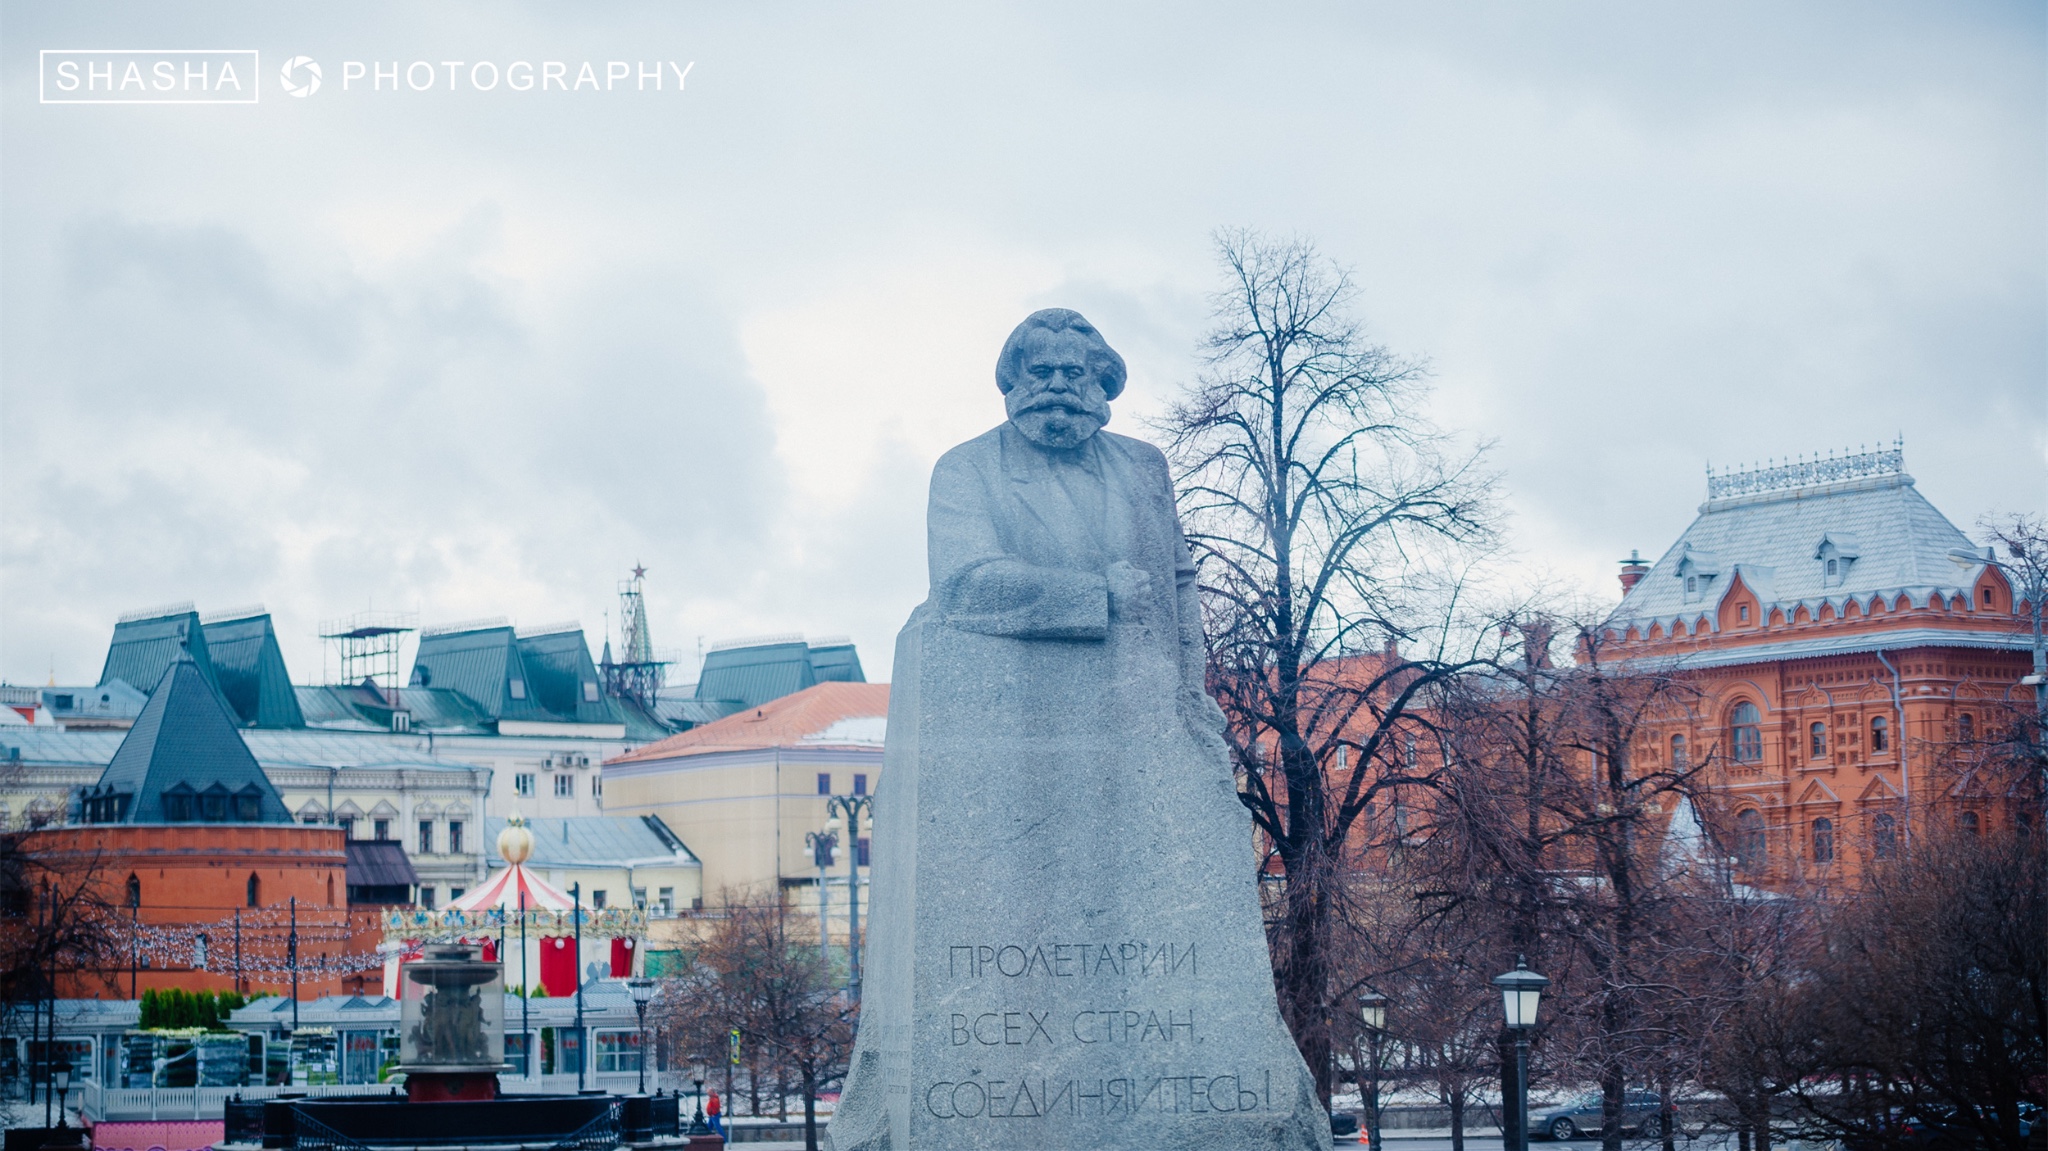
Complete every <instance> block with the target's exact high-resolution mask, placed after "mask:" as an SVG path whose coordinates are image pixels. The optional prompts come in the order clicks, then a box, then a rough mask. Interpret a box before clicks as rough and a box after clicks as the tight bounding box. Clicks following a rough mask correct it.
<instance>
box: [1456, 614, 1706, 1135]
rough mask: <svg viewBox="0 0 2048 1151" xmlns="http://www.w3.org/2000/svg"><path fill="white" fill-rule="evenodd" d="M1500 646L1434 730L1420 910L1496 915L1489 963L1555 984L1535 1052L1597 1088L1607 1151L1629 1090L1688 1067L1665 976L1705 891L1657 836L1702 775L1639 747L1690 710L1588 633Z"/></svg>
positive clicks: (1559, 625)
mask: <svg viewBox="0 0 2048 1151" xmlns="http://www.w3.org/2000/svg"><path fill="white" fill-rule="evenodd" d="M1501 630H1502V632H1503V634H1505V635H1510V636H1516V637H1518V638H1519V647H1520V658H1518V659H1513V660H1509V659H1506V658H1502V659H1498V660H1496V661H1494V662H1493V664H1492V666H1490V667H1489V668H1488V670H1487V673H1486V674H1484V675H1471V676H1467V677H1464V678H1463V679H1462V680H1461V681H1460V682H1458V683H1457V684H1455V685H1453V690H1450V691H1447V692H1446V693H1444V696H1443V699H1444V703H1443V705H1442V707H1441V708H1440V710H1439V711H1438V713H1437V714H1436V715H1434V716H1433V717H1432V719H1433V722H1435V723H1436V724H1437V726H1438V729H1439V730H1440V731H1441V733H1442V735H1443V738H1444V740H1445V744H1446V752H1445V754H1446V758H1447V759H1448V760H1449V761H1450V762H1451V763H1452V764H1453V765H1454V766H1453V768H1452V769H1451V770H1448V771H1446V772H1445V773H1444V774H1443V775H1442V776H1441V778H1440V779H1439V780H1438V782H1437V787H1438V790H1439V791H1440V793H1441V795H1442V810H1441V811H1440V812H1439V813H1438V814H1437V816H1436V819H1437V821H1438V824H1439V829H1440V830H1439V834H1438V836H1437V842H1436V843H1434V844H1433V851H1432V855H1433V856H1434V858H1435V861H1436V862H1435V870H1434V873H1433V875H1432V876H1431V877H1430V879H1429V881H1428V882H1427V883H1425V884H1424V885H1423V886H1422V887H1421V888H1419V890H1418V895H1419V897H1421V898H1425V899H1428V900H1432V901H1435V902H1437V903H1439V904H1441V905H1442V906H1443V908H1444V912H1443V914H1445V915H1447V916H1449V915H1454V914H1469V912H1460V911H1459V908H1461V907H1462V906H1463V905H1467V904H1474V903H1476V904H1481V905H1485V906H1488V907H1490V909H1491V910H1490V912H1489V918H1490V919H1492V920H1493V921H1494V922H1497V923H1499V924H1500V930H1499V933H1498V937H1499V939H1500V940H1501V941H1502V942H1503V943H1505V944H1506V945H1507V947H1506V950H1505V953H1501V954H1497V955H1496V956H1495V957H1494V958H1495V959H1496V960H1497V961H1498V962H1500V963H1502V964H1503V965H1505V964H1506V963H1509V962H1512V961H1513V960H1514V959H1515V957H1517V956H1527V957H1528V958H1529V960H1530V961H1531V963H1532V964H1533V965H1534V966H1536V968H1537V969H1538V970H1541V971H1543V972H1544V973H1545V974H1547V975H1549V976H1550V977H1551V978H1552V979H1553V980H1554V981H1555V986H1554V988H1553V991H1552V994H1551V996H1550V999H1551V1003H1552V1010H1551V1012H1550V1015H1549V1018H1548V1020H1547V1021H1546V1022H1545V1023H1544V1025H1543V1027H1542V1029H1541V1031H1540V1032H1539V1033H1538V1035H1537V1037H1536V1040H1537V1042H1538V1043H1539V1044H1540V1045H1541V1047H1542V1048H1543V1050H1544V1052H1545V1062H1546V1063H1547V1064H1549V1065H1550V1066H1551V1067H1552V1068H1554V1069H1556V1070H1559V1071H1563V1072H1568V1073H1571V1074H1575V1075H1583V1076H1585V1077H1587V1078H1591V1079H1594V1080H1595V1081H1597V1082H1598V1083H1599V1084H1600V1085H1601V1088H1602V1099H1603V1104H1602V1112H1603V1116H1602V1119H1603V1122H1602V1139H1603V1141H1604V1142H1605V1144H1606V1145H1607V1146H1608V1147H1609V1148H1610V1149H1612V1148H1618V1147H1619V1145H1620V1141H1621V1137H1622V1126H1621V1121H1622V1117H1623V1114H1624V1100H1625V1092H1626V1089H1627V1088H1628V1086H1629V1085H1630V1084H1631V1083H1632V1082H1637V1081H1653V1082H1657V1083H1658V1084H1659V1085H1660V1086H1664V1087H1666V1088H1667V1090H1668V1088H1669V1086H1670V1084H1671V1083H1672V1081H1673V1080H1674V1078H1676V1077H1679V1076H1681V1075H1682V1074H1684V1069H1686V1068H1688V1067H1690V1066H1692V1065H1693V1064H1696V1063H1697V1055H1696V1046H1697V1038H1698V1037H1697V1035H1696V1034H1695V1033H1694V1032H1693V1031H1692V1030H1691V1029H1690V1027H1689V1025H1688V1021H1689V1020H1690V1019H1691V1018H1692V1016H1693V1012H1692V1011H1691V1009H1690V1006H1689V1005H1688V1004H1687V1002H1686V1001H1687V998H1688V993H1687V992H1686V991H1684V990H1683V988H1684V987H1685V980H1683V979H1681V978H1679V977H1678V975H1677V972H1678V970H1679V969H1680V968H1682V967H1683V966H1684V965H1686V964H1689V963H1693V962H1696V960H1697V954H1698V951H1699V948H1698V940H1697V939H1696V938H1695V936H1696V934H1697V927H1696V918H1697V917H1696V916H1694V915H1693V914H1691V909H1690V902H1691V901H1692V900H1693V899H1695V898H1697V897H1698V895H1699V894H1700V893H1701V892H1702V891H1703V890H1705V889H1704V888H1703V887H1702V885H1701V883H1700V879H1701V878H1702V877H1701V876H1700V875H1699V874H1698V869H1697V868H1696V867H1692V866H1689V864H1690V863H1694V862H1697V861H1689V860H1687V859H1686V858H1683V856H1684V854H1685V853H1684V852H1683V851H1681V852H1679V853H1678V857H1674V853H1673V846H1674V845H1673V844H1672V842H1671V841H1670V839H1669V837H1668V835H1667V832H1668V829H1669V824H1670V821H1671V820H1672V819H1673V818H1674V817H1675V816H1676V815H1677V813H1678V812H1679V810H1680V809H1681V808H1682V807H1684V806H1685V805H1687V804H1690V803H1694V801H1695V799H1696V785H1697V782H1698V777H1699V773H1700V772H1701V770H1702V769H1703V768H1704V767H1705V766H1706V763H1707V762H1708V761H1704V760H1702V761H1699V762H1674V761H1670V760H1666V759H1664V758H1663V757H1662V756H1661V755H1660V754H1659V753H1658V752H1657V751H1656V750H1655V749H1654V744H1655V742H1656V741H1654V740H1651V739H1649V738H1647V737H1646V734H1645V731H1646V726H1647V725H1649V724H1651V723H1653V722H1654V721H1656V720H1659V719H1665V718H1669V717H1671V716H1673V715H1677V714H1682V713H1683V712H1684V711H1685V710H1686V709H1688V708H1689V707H1691V706H1692V704H1693V701H1694V694H1695V693H1694V692H1693V690H1692V689H1691V688H1690V686H1689V685H1688V684H1686V683H1685V682H1684V681H1683V680H1682V679H1681V678H1679V677H1677V676H1675V675H1673V674H1670V673H1668V672H1664V671H1657V670H1649V669H1644V668H1640V667H1631V666H1628V665H1626V664H1618V663H1616V662H1614V661H1611V660H1608V659H1606V658H1605V652H1604V650H1603V649H1604V647H1605V645H1606V642H1607V639H1606V633H1605V629H1604V628H1603V627H1601V625H1600V623H1599V622H1598V621H1597V620H1594V619H1585V620H1580V621H1577V622H1574V621H1571V620H1569V619H1559V618H1557V617H1554V616H1549V615H1545V614H1542V613H1533V614H1522V615H1519V616H1517V617H1516V618H1513V619H1510V620H1507V621H1504V622H1503V624H1502V625H1501ZM1559 634H1563V635H1567V636H1569V637H1570V638H1571V642H1572V648H1573V652H1574V656H1575V658H1574V660H1573V662H1571V663H1569V664H1562V663H1559V662H1556V661H1555V660H1554V659H1553V658H1552V654H1551V647H1552V637H1553V636H1555V635H1559ZM1709 878H1710V876H1709ZM1475 950H1478V949H1475ZM1508 1042H1509V1040H1508V1038H1507V1037H1506V1036H1505V1035H1504V1034H1503V1035H1502V1036H1501V1038H1500V1039H1499V1043H1500V1052H1499V1060H1500V1066H1503V1067H1506V1066H1509V1062H1508V1060H1509V1059H1510V1058H1511V1054H1510V1052H1509V1051H1508V1050H1507V1049H1506V1047H1507V1043H1508ZM1514 1118H1515V1112H1514V1111H1513V1110H1512V1109H1509V1110H1508V1111H1507V1112H1506V1113H1505V1114H1504V1116H1503V1120H1504V1122H1505V1123H1507V1124H1509V1125H1510V1126H1511V1125H1512V1123H1513V1121H1514ZM1667 1122H1668V1114H1667V1115H1666V1116H1665V1117H1661V1118H1660V1119H1659V1120H1658V1125H1659V1126H1663V1125H1664V1124H1665V1123H1667ZM1508 1135H1509V1136H1510V1138H1512V1137H1513V1136H1514V1132H1513V1131H1512V1130H1509V1131H1508Z"/></svg>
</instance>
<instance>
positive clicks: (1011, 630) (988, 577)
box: [938, 559, 1109, 640]
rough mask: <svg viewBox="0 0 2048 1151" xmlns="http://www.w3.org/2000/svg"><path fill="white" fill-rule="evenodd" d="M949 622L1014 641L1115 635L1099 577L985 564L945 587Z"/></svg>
mask: <svg viewBox="0 0 2048 1151" xmlns="http://www.w3.org/2000/svg"><path fill="white" fill-rule="evenodd" d="M938 599H939V606H940V608H941V609H942V610H943V612H944V618H945V621H946V622H947V623H948V624H950V625H951V626H953V627H957V628H961V629H963V630H965V631H972V632H980V633H982V634H984V635H1002V636H1010V637H1012V638H1014V639H1064V640H1100V639H1104V638H1106V637H1107V636H1108V635H1109V581H1108V580H1106V579H1104V578H1103V577H1102V576H1101V575H1099V574H1096V573H1094V572H1084V571H1072V570H1069V569H1065V568H1048V567H1037V566H1034V565H1032V564H1027V563H1023V562H1021V561H1018V560H1012V559H985V560H981V561H979V562H976V563H971V564H968V565H967V566H965V567H963V568H960V569H956V570H955V571H953V572H952V573H950V576H949V578H948V579H947V580H946V581H945V582H944V583H943V584H940V585H939V592H938Z"/></svg>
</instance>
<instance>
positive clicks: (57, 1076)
mask: <svg viewBox="0 0 2048 1151" xmlns="http://www.w3.org/2000/svg"><path fill="white" fill-rule="evenodd" d="M50 1081H51V1082H53V1083H55V1084H56V1086H57V1126H59V1127H65V1126H69V1125H68V1124H66V1123H65V1122H64V1097H65V1096H66V1095H69V1094H70V1093H71V1060H69V1059H66V1058H64V1057H62V1056H59V1057H58V1058H57V1063H56V1066H54V1067H51V1068H50Z"/></svg>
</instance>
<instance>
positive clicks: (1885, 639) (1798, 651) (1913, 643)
mask: <svg viewBox="0 0 2048 1151" xmlns="http://www.w3.org/2000/svg"><path fill="white" fill-rule="evenodd" d="M2033 642H2034V641H2033V639H2032V638H2031V637H2030V636H2026V635H2021V634H2020V633H2019V632H2017V631H2015V630H2013V629H2011V628H2003V629H1997V630H1992V629H1986V630H1983V631H1959V630H1956V629H1953V628H1940V627H1916V628H1902V629H1900V630H1897V631H1878V632H1850V633H1847V634H1842V635H1831V636H1816V637H1814V638H1812V639H1795V640H1786V641H1785V642H1783V643H1759V644H1743V645H1740V646H1730V647H1713V648H1705V649H1702V650H1700V651H1697V652H1692V653H1688V654H1686V655H1675V656H1666V657H1653V658H1650V659H1645V660H1643V661H1641V662H1640V665H1639V666H1643V667H1670V668H1699V667H1737V666H1740V665H1742V664H1750V663H1780V662H1786V661H1790V660H1799V659H1822V658H1825V657H1827V656H1832V655H1854V654H1858V653H1864V652H1873V651H1904V650H1905V649H1907V648H1922V647H1946V648H1968V649H1976V650H1982V649H1987V648H1988V649H1994V650H2000V651H2018V650H2022V649H2031V648H2032V647H2033Z"/></svg>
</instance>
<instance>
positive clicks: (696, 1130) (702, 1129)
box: [690, 1055, 711, 1135]
mask: <svg viewBox="0 0 2048 1151" xmlns="http://www.w3.org/2000/svg"><path fill="white" fill-rule="evenodd" d="M690 1062H691V1064H692V1065H694V1066H695V1068H696V1071H697V1077H696V1078H694V1079H691V1080H690V1085H691V1086H692V1087H694V1088H696V1091H697V1114H696V1117H695V1118H693V1119H691V1120H690V1134H692V1135H709V1134H711V1128H709V1127H707V1126H705V1124H704V1078H703V1076H704V1067H703V1064H704V1058H703V1056H701V1055H693V1056H691V1057H690Z"/></svg>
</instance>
